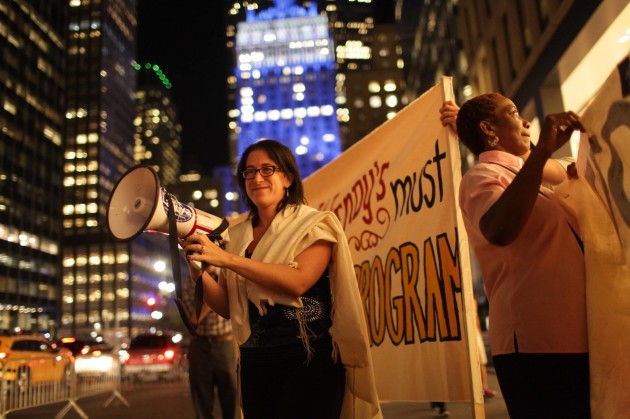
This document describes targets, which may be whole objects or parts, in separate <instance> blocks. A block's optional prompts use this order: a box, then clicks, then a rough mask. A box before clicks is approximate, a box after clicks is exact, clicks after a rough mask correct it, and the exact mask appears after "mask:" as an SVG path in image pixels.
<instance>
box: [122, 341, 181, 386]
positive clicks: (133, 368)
mask: <svg viewBox="0 0 630 419" xmlns="http://www.w3.org/2000/svg"><path fill="white" fill-rule="evenodd" d="M173 337H174V336H173V335H171V334H167V333H162V334H151V333H144V334H140V335H138V336H136V337H135V338H133V339H132V340H131V342H130V343H129V346H128V347H127V349H126V352H125V353H123V367H122V371H123V378H125V379H129V380H148V379H151V378H163V379H172V380H176V379H181V378H182V376H183V374H184V373H185V371H186V357H185V354H184V352H183V350H182V347H181V345H180V344H179V343H176V342H175V341H174V340H173Z"/></svg>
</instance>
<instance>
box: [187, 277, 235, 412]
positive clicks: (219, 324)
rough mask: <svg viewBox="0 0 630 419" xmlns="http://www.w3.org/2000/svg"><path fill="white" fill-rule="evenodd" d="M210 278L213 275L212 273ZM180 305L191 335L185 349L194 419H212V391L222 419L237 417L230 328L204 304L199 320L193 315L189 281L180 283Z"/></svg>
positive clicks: (192, 289)
mask: <svg viewBox="0 0 630 419" xmlns="http://www.w3.org/2000/svg"><path fill="white" fill-rule="evenodd" d="M213 274H214V275H216V273H214V272H213ZM182 291H183V293H182V297H183V298H182V302H183V303H184V307H185V308H186V312H187V313H188V316H189V319H190V322H191V324H192V325H196V329H195V334H194V335H193V336H192V338H191V341H190V347H189V349H188V364H189V374H188V382H189V384H190V394H191V397H192V401H193V405H194V408H195V412H196V414H197V419H213V418H214V388H215V387H216V388H217V390H218V394H219V402H220V404H221V412H222V413H223V419H235V418H238V417H240V412H239V409H238V408H237V407H238V406H237V400H238V398H237V390H236V355H235V352H234V342H233V341H232V325H231V324H230V321H229V320H226V319H224V318H223V317H221V316H219V315H218V314H216V313H215V312H214V311H212V310H211V309H210V308H209V307H208V306H207V305H205V304H204V306H203V309H202V311H201V315H200V318H201V321H197V315H196V313H195V309H194V307H195V305H194V296H195V286H194V283H193V281H191V280H190V279H189V278H186V279H185V280H184V281H182Z"/></svg>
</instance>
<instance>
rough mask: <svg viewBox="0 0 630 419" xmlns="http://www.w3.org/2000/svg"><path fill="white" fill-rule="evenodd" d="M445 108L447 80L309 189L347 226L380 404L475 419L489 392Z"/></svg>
mask: <svg viewBox="0 0 630 419" xmlns="http://www.w3.org/2000/svg"><path fill="white" fill-rule="evenodd" d="M445 99H450V100H453V94H452V85H451V79H450V78H448V77H444V78H443V79H442V81H441V83H439V84H438V85H436V86H435V87H433V88H432V89H430V90H429V91H427V92H426V93H425V94H423V95H422V96H421V97H420V98H418V99H416V100H415V101H414V102H412V103H411V104H409V105H408V106H407V107H405V108H404V109H403V110H402V111H400V112H399V113H398V114H397V115H396V116H395V117H394V118H392V119H391V120H389V121H387V122H385V123H384V124H383V125H381V126H380V127H378V128H377V129H376V130H374V131H373V132H372V133H370V134H369V135H367V136H366V137H365V138H363V139H362V140H361V141H359V142H358V143H356V144H355V145H353V146H352V147H351V148H349V149H348V150H347V151H345V152H344V153H343V154H342V155H340V156H339V157H338V158H337V159H335V160H334V161H332V162H331V163H329V164H328V165H326V166H325V167H323V168H322V169H320V170H319V171H317V172H315V173H314V174H313V175H311V176H310V177H308V178H307V179H306V180H305V181H304V186H305V190H306V198H307V200H308V203H309V205H311V206H313V207H315V208H318V209H322V210H330V211H333V212H335V213H336V214H337V216H338V217H339V219H340V221H341V223H342V225H343V226H344V229H345V232H346V235H347V238H348V242H349V244H350V247H351V250H352V256H353V261H354V264H355V270H356V273H357V280H358V284H359V289H360V293H361V297H362V302H363V305H364V310H365V317H366V320H367V325H368V330H369V333H370V339H371V343H372V356H373V361H374V368H375V375H376V381H377V389H378V393H379V397H380V399H381V400H425V401H430V400H460V401H471V400H474V402H475V405H474V407H475V415H476V416H477V415H482V414H483V390H482V386H481V378H480V369H479V360H478V354H477V348H476V345H475V335H474V333H475V327H476V325H475V311H474V310H475V309H474V303H473V298H474V297H473V291H472V279H471V272H470V259H469V251H468V240H467V236H466V231H465V229H464V227H463V222H462V220H461V215H460V214H459V210H458V206H457V201H456V199H457V190H458V188H459V181H460V179H461V170H460V153H459V145H458V141H457V138H456V136H455V134H454V133H452V132H450V130H447V129H446V128H445V127H443V126H442V125H441V123H440V115H439V109H440V107H441V106H442V103H443V101H444V100H445ZM469 334H470V336H471V338H468V335H469ZM480 412H481V413H480Z"/></svg>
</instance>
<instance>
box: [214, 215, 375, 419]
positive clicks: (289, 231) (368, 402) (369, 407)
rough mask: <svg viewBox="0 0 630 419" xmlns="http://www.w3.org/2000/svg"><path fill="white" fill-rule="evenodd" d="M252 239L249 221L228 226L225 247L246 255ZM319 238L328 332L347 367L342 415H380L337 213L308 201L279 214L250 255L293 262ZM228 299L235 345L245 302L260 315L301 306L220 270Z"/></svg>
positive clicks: (243, 325)
mask: <svg viewBox="0 0 630 419" xmlns="http://www.w3.org/2000/svg"><path fill="white" fill-rule="evenodd" d="M252 240H253V230H252V222H251V219H247V220H245V221H243V222H241V223H239V224H237V225H235V226H233V227H231V228H230V241H229V243H228V244H227V250H228V251H229V252H230V253H233V254H236V255H244V254H245V249H246V248H247V246H248V245H249V243H251V242H252ZM318 240H326V241H329V242H331V243H334V245H333V254H332V259H331V263H330V265H329V277H330V287H331V292H332V306H333V308H332V327H331V329H330V334H331V335H332V338H333V342H334V346H335V354H331V356H336V355H337V354H336V352H337V351H338V353H339V354H340V355H341V361H342V362H343V365H344V366H345V368H346V391H345V396H344V402H343V408H342V413H341V418H361V419H364V418H366V419H367V418H382V413H381V411H380V406H379V402H378V395H377V393H376V385H375V381H374V372H373V370H372V356H371V353H370V343H369V340H368V333H367V325H366V324H365V315H364V313H363V306H362V304H361V296H360V294H359V288H358V286H357V280H356V274H355V272H354V265H353V263H352V256H351V254H350V248H349V247H348V242H347V239H346V236H345V233H344V231H343V228H342V226H341V223H340V222H339V220H338V219H337V216H336V215H335V214H334V213H332V212H330V211H318V210H316V209H314V208H311V207H308V206H306V205H300V206H290V207H288V208H285V209H284V210H283V211H281V212H279V213H278V214H277V215H276V217H275V218H274V220H273V222H272V223H271V226H270V227H269V229H268V230H267V231H266V232H265V234H264V235H263V237H262V238H261V239H260V242H259V243H258V245H257V246H256V249H255V250H254V253H253V254H252V255H251V258H252V259H253V260H259V261H262V262H268V263H280V264H282V263H284V264H287V265H290V266H293V267H296V266H297V262H296V261H295V257H296V256H297V255H299V254H300V253H301V252H303V251H304V250H305V249H307V248H308V247H310V246H311V245H312V244H313V243H315V242H316V241H318ZM223 274H224V275H225V278H226V279H227V287H228V295H229V302H230V319H231V321H232V331H233V333H234V337H235V340H236V343H237V344H238V345H239V346H240V345H242V344H243V343H244V342H245V341H246V340H247V339H248V337H249V335H250V332H251V331H250V328H249V310H248V300H251V301H252V302H253V303H254V304H255V305H256V306H257V307H258V309H259V310H260V312H261V313H264V311H265V310H264V306H265V304H269V305H275V304H283V305H287V306H291V307H296V308H300V307H302V300H301V298H297V297H293V296H289V295H287V294H282V293H278V292H276V291H272V290H269V289H267V288H265V287H262V286H260V285H258V284H256V283H254V282H252V281H249V280H247V279H245V278H243V277H242V276H240V275H237V274H236V273H234V272H232V271H230V270H228V269H224V270H223Z"/></svg>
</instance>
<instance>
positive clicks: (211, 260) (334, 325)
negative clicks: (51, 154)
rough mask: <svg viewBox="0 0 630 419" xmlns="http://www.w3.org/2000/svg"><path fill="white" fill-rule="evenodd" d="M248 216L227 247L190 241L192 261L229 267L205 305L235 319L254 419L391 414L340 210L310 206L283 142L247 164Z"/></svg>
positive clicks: (268, 143) (245, 399) (208, 283)
mask: <svg viewBox="0 0 630 419" xmlns="http://www.w3.org/2000/svg"><path fill="white" fill-rule="evenodd" d="M238 181H239V185H240V188H241V190H242V192H243V195H244V196H245V202H246V205H247V207H248V209H249V217H248V218H247V219H246V220H245V221H243V222H241V223H239V224H237V225H235V226H233V227H231V228H230V231H229V236H230V241H229V242H228V243H227V245H226V249H225V250H223V249H221V247H219V246H217V245H215V244H213V243H212V242H211V241H210V240H209V239H208V238H207V237H206V236H205V235H203V234H199V235H191V236H189V237H187V238H186V239H185V240H184V241H182V242H181V244H182V245H183V247H184V251H185V252H186V255H187V258H188V260H189V261H199V262H201V263H202V264H203V265H202V266H210V265H212V266H216V267H219V268H221V274H220V275H219V280H218V282H217V281H215V280H214V279H213V278H212V277H211V276H210V275H209V274H208V273H207V272H205V271H198V270H197V269H196V267H195V266H196V264H189V266H190V269H191V272H192V274H193V277H194V278H199V279H198V280H200V281H203V298H204V301H205V302H206V303H207V304H208V305H209V306H210V307H211V308H212V309H213V310H214V311H215V312H217V313H218V314H220V315H221V316H223V317H225V318H229V319H231V322H232V328H233V332H234V337H235V340H236V342H237V344H238V349H239V355H240V370H239V372H240V388H241V396H242V406H243V413H244V417H245V418H246V419H251V418H270V417H273V418H294V417H301V418H317V419H322V418H339V417H357V418H373V417H382V415H381V412H380V408H379V404H378V398H377V395H376V388H375V383H374V376H373V372H372V360H371V356H370V351H369V341H368V335H367V328H366V324H365V319H364V315H363V308H362V304H361V300H360V295H359V290H358V287H357V282H356V277H355V273H354V267H353V262H352V259H351V255H350V249H349V247H348V244H347V239H346V237H345V234H344V232H343V228H342V226H341V223H340V222H339V220H338V219H337V217H336V216H335V214H334V213H332V212H329V211H318V210H316V209H314V208H311V207H309V206H307V205H306V200H305V197H304V189H303V186H302V180H301V177H300V173H299V171H298V167H297V164H296V161H295V157H294V156H293V154H292V153H291V151H290V150H289V149H288V148H287V147H285V146H284V145H282V144H281V143H279V142H277V141H274V140H261V141H259V142H257V143H254V144H252V145H250V146H249V147H248V148H247V149H246V150H245V152H244V153H243V155H242V157H241V160H240V162H239V165H238Z"/></svg>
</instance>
